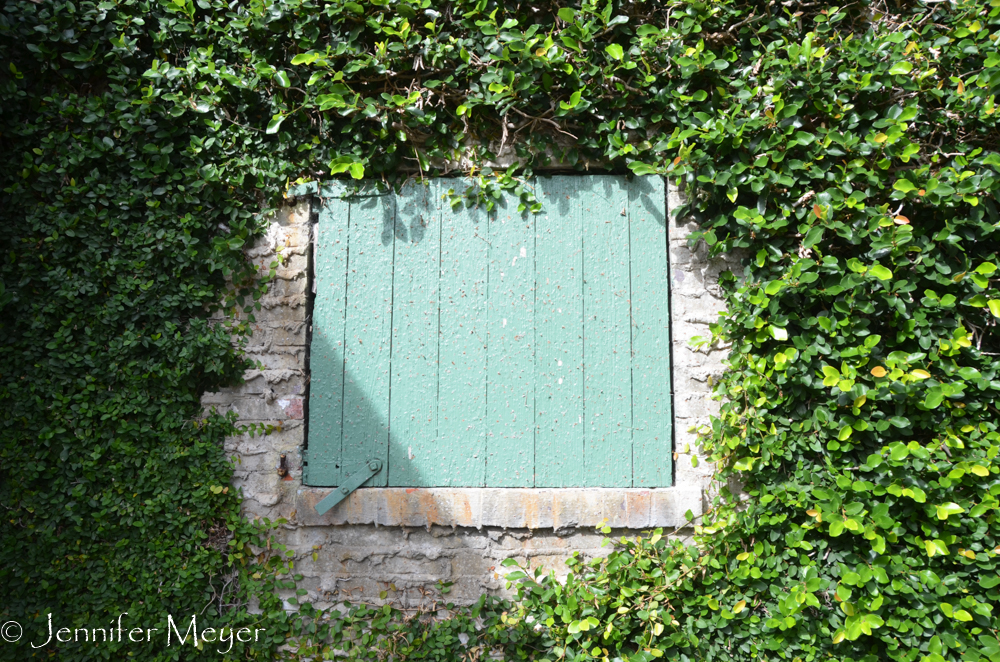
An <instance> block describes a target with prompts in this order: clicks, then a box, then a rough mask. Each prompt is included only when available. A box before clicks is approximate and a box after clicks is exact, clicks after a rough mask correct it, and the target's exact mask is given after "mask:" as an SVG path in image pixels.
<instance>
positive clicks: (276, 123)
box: [265, 113, 286, 134]
mask: <svg viewBox="0 0 1000 662" xmlns="http://www.w3.org/2000/svg"><path fill="white" fill-rule="evenodd" d="M285 117H286V115H282V114H281V113H278V114H277V115H275V116H274V117H272V118H271V121H270V122H268V123H267V130H266V131H265V133H269V134H270V133H277V132H278V127H280V126H281V123H282V122H284V121H285Z"/></svg>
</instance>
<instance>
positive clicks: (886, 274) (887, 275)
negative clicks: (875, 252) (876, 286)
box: [868, 264, 892, 280]
mask: <svg viewBox="0 0 1000 662" xmlns="http://www.w3.org/2000/svg"><path fill="white" fill-rule="evenodd" d="M868 273H870V274H871V275H873V276H875V277H876V278H878V279H879V280H890V279H891V278H892V272H891V271H889V270H888V269H886V268H885V267H883V266H882V265H881V264H876V265H873V266H872V268H871V269H869V271H868Z"/></svg>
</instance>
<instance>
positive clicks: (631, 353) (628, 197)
mask: <svg viewBox="0 0 1000 662" xmlns="http://www.w3.org/2000/svg"><path fill="white" fill-rule="evenodd" d="M634 188H635V180H634V179H633V180H632V181H631V182H629V184H628V189H627V190H626V191H625V206H626V208H627V209H628V215H627V216H626V217H625V220H626V222H627V223H628V378H629V386H630V388H629V391H630V395H629V403H628V409H629V427H628V429H629V445H628V447H629V452H630V453H631V455H632V457H631V462H630V464H631V465H632V470H631V474H632V475H631V476H630V477H629V485H630V486H631V487H636V484H635V345H634V343H633V337H632V336H633V335H634V331H633V330H632V329H633V325H634V324H635V316H634V315H633V312H632V297H633V296H635V294H634V292H633V290H632V189H634Z"/></svg>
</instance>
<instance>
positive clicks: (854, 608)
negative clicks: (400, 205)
mask: <svg viewBox="0 0 1000 662" xmlns="http://www.w3.org/2000/svg"><path fill="white" fill-rule="evenodd" d="M998 38H1000V0H989V1H987V0H978V1H976V0H954V1H953V2H947V3H945V2H936V1H925V2H921V1H913V0H898V1H897V0H877V1H869V0H864V1H862V2H857V3H850V4H846V5H843V6H839V5H833V4H830V3H826V2H803V3H781V2H777V1H776V0H774V1H764V0H761V1H759V2H751V1H747V0H720V1H718V2H711V3H708V2H697V1H695V2H681V1H680V0H664V1H660V2H652V1H649V2H640V1H635V2H624V1H620V0H611V1H606V0H594V1H591V0H583V1H582V2H572V3H570V2H544V1H543V2H532V3H519V2H511V3H498V2H496V1H495V0H460V1H455V2H432V1H431V0H396V1H394V2H388V0H381V1H380V0H364V1H363V2H351V1H341V0H335V1H331V2H319V1H318V0H317V1H313V0H275V1H269V0H268V1H265V0H250V1H249V2H245V3H226V2H222V0H103V1H99V2H98V1H94V0H80V1H77V2H70V1H62V0H51V1H46V2H33V1H21V2H15V1H13V0H5V1H4V3H3V5H2V9H0V104H2V105H0V110H2V112H0V147H2V150H3V153H4V154H5V155H6V156H7V158H6V159H4V160H3V162H2V163H0V190H2V193H0V217H2V218H3V220H4V228H5V232H4V233H3V234H2V236H0V308H2V310H3V313H4V314H3V318H2V319H0V345H2V347H3V349H4V351H3V352H2V353H0V504H2V505H3V511H2V512H3V517H2V518H0V532H2V533H0V540H2V542H0V585H2V586H3V587H4V590H5V595H4V602H3V605H2V607H0V616H2V620H4V621H6V620H17V621H19V622H22V623H24V624H25V625H26V626H27V625H28V624H32V625H31V627H35V628H39V627H42V624H44V622H45V619H46V617H47V614H48V613H55V614H57V615H59V617H60V618H62V619H64V620H65V622H66V625H67V626H69V627H76V626H79V627H84V626H90V627H98V626H100V625H101V624H106V622H107V621H108V620H109V619H111V618H114V617H116V616H117V614H118V613H121V612H125V611H127V612H129V617H130V618H131V619H134V620H136V621H145V622H148V623H152V622H154V621H157V622H163V619H165V617H166V614H168V613H172V614H174V615H175V616H177V615H180V614H191V613H195V612H197V613H208V614H213V618H214V619H215V621H216V623H219V624H222V623H224V624H228V625H229V626H236V627H240V626H243V625H250V626H256V627H262V626H261V624H262V623H263V624H266V628H267V629H268V635H267V637H265V639H266V641H263V640H262V641H259V642H253V643H250V644H246V645H244V644H240V645H239V646H237V647H235V648H234V649H233V650H234V652H231V653H227V655H230V656H231V657H240V658H241V659H242V658H252V657H259V658H265V657H270V656H273V655H276V654H277V655H282V656H285V657H292V658H295V657H298V658H299V659H306V658H308V659H316V658H317V657H323V656H326V657H328V658H329V657H331V656H334V655H336V654H338V653H336V651H337V650H340V651H344V652H346V654H347V655H348V657H350V658H353V659H385V658H386V657H391V658H393V659H441V660H445V659H479V657H481V656H485V655H487V654H489V652H490V651H491V650H492V651H494V652H501V653H502V654H504V655H505V656H507V657H509V658H511V659H550V660H555V659H569V660H578V659H579V660H584V659H591V658H594V659H601V660H615V659H621V660H652V659H656V658H661V657H662V658H665V659H672V660H691V659H698V660H717V659H718V660H744V659H745V660H751V659H753V660H758V659H789V660H795V659H798V660H813V659H838V660H884V659H891V660H907V661H915V660H919V661H920V662H942V661H944V660H959V659H961V660H967V661H970V662H971V661H974V660H982V659H986V660H991V661H992V662H997V661H998V660H1000V643H998V640H997V628H998V616H997V614H996V613H995V605H996V604H997V602H998V600H1000V593H998V588H997V587H998V585H1000V575H998V568H1000V565H998V561H997V554H998V551H1000V548H998V545H1000V540H997V537H996V530H995V529H994V527H995V526H996V509H997V506H998V502H997V496H998V494H1000V478H998V472H1000V468H998V465H997V463H996V456H997V453H998V451H1000V433H998V430H997V423H996V420H997V414H998V411H997V404H996V397H997V392H998V391H1000V375H998V370H1000V360H998V358H997V356H998V355H1000V342H998V339H997V338H998V335H997V333H996V328H997V319H998V318H1000V296H998V295H997V293H996V280H997V275H996V271H997V268H998V267H997V265H998V255H997V253H998V250H1000V241H998V235H997V230H998V227H1000V218H998V212H997V193H998V190H1000V130H998V124H997V113H996V96H997V94H998V90H1000V56H998V55H997V52H998V48H997V41H998ZM498 163H503V164H508V163H509V164H512V165H509V166H508V165H504V166H503V167H500V166H498V165H497V164H498ZM543 167H561V168H569V169H576V170H579V171H583V172H585V171H588V170H589V171H595V170H602V171H614V172H631V173H633V174H635V175H637V176H650V175H658V176H666V177H670V178H673V179H674V180H676V181H678V182H681V183H682V184H683V186H684V187H685V189H686V191H687V195H688V200H689V203H688V205H687V206H686V207H685V208H684V209H682V210H680V213H681V214H682V215H684V216H689V217H690V218H691V219H693V220H694V221H697V223H698V224H699V228H700V229H699V231H698V232H697V233H696V234H695V235H694V237H693V241H704V242H705V243H706V244H707V245H708V246H709V247H710V251H711V254H712V255H720V254H722V253H725V252H730V251H734V250H739V251H741V252H742V253H741V254H745V255H746V256H747V259H746V260H745V263H744V267H743V270H742V272H740V273H736V274H730V275H724V277H723V279H722V282H723V285H724V287H725V288H726V298H727V313H726V314H725V315H724V316H723V317H721V318H720V320H719V322H718V323H717V324H715V325H713V326H712V336H711V337H710V338H705V339H703V342H704V343H706V344H721V345H727V346H729V347H730V358H729V362H728V368H729V370H728V371H727V373H726V374H725V376H724V377H723V378H722V380H721V381H720V382H719V383H718V385H717V387H716V393H717V395H718V396H719V397H720V398H722V400H723V404H722V413H721V415H720V416H719V417H718V418H716V419H713V421H712V424H711V426H709V427H707V428H706V429H704V430H703V433H704V434H703V448H704V450H705V451H706V452H707V453H708V454H709V455H710V456H711V457H712V460H713V461H715V462H716V464H717V467H718V469H719V478H720V482H719V485H720V489H719V494H718V496H717V498H716V499H715V502H714V504H713V507H712V510H711V511H710V512H709V514H708V515H707V517H706V518H705V521H699V522H696V523H695V525H696V534H697V535H696V537H695V543H694V544H689V545H684V544H682V543H680V542H677V541H673V540H671V539H670V537H669V536H663V535H662V532H658V533H655V534H654V535H652V536H650V537H645V538H640V539H623V540H618V541H617V542H616V547H615V551H614V552H613V553H612V554H611V555H610V556H609V557H608V559H607V560H603V561H602V560H598V561H596V562H593V563H583V562H581V561H576V562H575V563H576V565H575V566H574V567H575V569H576V570H575V572H574V573H573V575H572V576H571V577H570V578H569V579H568V580H567V581H566V582H565V583H563V584H560V583H558V582H555V581H554V580H552V579H551V577H547V576H545V575H544V573H543V574H535V573H524V572H523V571H521V570H514V571H513V573H512V574H511V575H509V577H510V579H511V580H512V581H516V582H518V583H519V587H520V588H519V591H520V592H519V597H518V600H517V601H516V602H513V603H508V602H505V601H497V600H486V599H484V600H483V601H481V602H480V604H479V605H476V606H475V607H473V608H469V609H464V608H458V607H454V608H453V609H452V608H448V607H447V606H446V605H444V603H443V602H442V605H444V606H445V609H446V612H444V615H445V616H448V618H445V619H444V620H440V619H437V618H434V617H433V615H432V614H424V615H423V616H422V617H421V616H416V617H415V616H414V615H412V614H408V613H406V612H405V611H402V610H400V609H399V608H396V607H393V606H392V605H391V604H390V605H386V606H385V607H378V608H374V607H365V606H355V607H351V608H348V610H347V612H346V614H341V613H340V612H337V613H320V612H317V611H316V610H314V609H313V608H312V607H311V606H309V605H301V607H300V610H299V611H298V612H295V613H288V612H286V611H285V610H284V608H283V604H282V602H281V600H280V599H278V598H277V597H276V593H275V592H276V591H279V590H280V591H284V592H285V595H286V597H289V592H293V593H294V592H296V591H299V592H301V589H297V588H296V586H297V584H296V582H297V581H298V578H297V576H296V574H295V568H294V561H295V552H294V551H293V550H285V549H283V548H281V547H280V546H278V545H277V544H274V543H273V541H272V540H270V539H269V536H270V529H269V527H270V526H272V525H273V523H270V522H258V523H252V522H247V521H245V520H244V519H242V518H241V516H240V510H239V509H240V503H239V495H238V494H236V493H235V492H234V491H233V490H229V489H227V488H226V486H227V485H228V484H229V482H230V476H231V467H230V466H229V464H228V463H227V461H226V459H225V455H224V452H223V449H222V439H223V437H225V436H227V435H232V434H236V433H240V432H247V431H245V430H239V429H238V428H237V427H236V425H235V423H234V421H233V420H232V419H229V418H226V417H223V416H218V415H209V416H204V415H203V413H202V411H201V407H200V404H199V397H200V395H201V393H202V392H204V391H205V390H210V389H217V388H219V387H221V386H223V385H226V384H232V383H235V382H237V381H238V380H239V379H240V376H241V374H242V372H243V370H244V369H245V368H246V367H247V365H246V362H245V361H244V359H242V358H241V355H240V353H239V351H238V349H239V344H240V343H241V342H243V341H245V339H246V337H247V335H248V333H249V328H248V326H247V325H246V323H245V320H247V319H249V317H248V316H249V315H252V312H253V309H254V306H255V301H256V299H257V298H259V297H260V295H261V294H262V292H263V289H264V288H265V287H266V283H267V278H268V274H267V273H263V274H258V273H256V272H255V271H254V269H253V267H252V266H251V265H250V264H249V263H248V262H247V261H246V260H245V258H244V257H243V252H242V251H243V248H244V247H245V246H246V245H247V243H248V242H249V241H250V240H252V238H253V237H254V236H256V234H257V233H259V232H260V231H261V229H262V227H263V225H264V221H263V219H264V218H265V217H266V215H267V213H268V211H269V210H270V209H272V208H274V207H276V206H277V205H278V204H280V201H281V196H282V194H283V192H284V191H286V190H287V188H288V186H290V185H291V184H292V183H295V182H298V181H308V180H316V179H322V178H328V177H331V176H334V177H338V176H339V177H349V178H350V177H353V178H355V179H360V178H369V179H380V180H384V181H386V182H387V183H391V184H394V183H399V182H400V181H402V180H403V179H405V178H407V177H414V176H418V177H419V176H431V175H439V174H444V173H449V172H451V173H453V174H454V173H456V172H460V173H463V174H465V175H468V176H469V177H470V187H471V188H472V190H473V191H478V192H479V193H480V194H481V195H483V197H484V199H485V200H486V201H487V202H489V200H490V199H492V193H494V192H496V191H498V190H499V189H501V188H503V189H507V190H512V191H515V192H517V193H518V194H519V195H521V198H522V202H523V205H524V206H523V210H524V211H525V212H526V213H530V212H532V211H537V209H538V202H537V201H536V200H534V198H533V196H532V195H531V190H530V186H529V185H528V184H527V182H529V180H530V177H531V176H532V175H533V174H534V173H535V172H536V171H537V170H539V169H540V168H543ZM234 284H235V285H234ZM219 307H221V308H223V309H224V310H225V311H228V312H229V313H231V314H230V316H229V319H230V320H231V321H230V322H229V323H227V324H222V325H219V324H213V323H211V322H210V316H211V313H212V312H213V310H215V309H218V308H219ZM238 309H242V310H243V312H244V313H245V315H243V316H239V315H235V314H232V313H235V312H237V310H238ZM241 320H243V321H241ZM234 340H235V343H236V345H235V346H234V344H233V343H234ZM255 432H257V431H255ZM260 432H264V431H260ZM731 478H736V479H738V480H739V482H740V483H741V484H742V487H743V490H744V492H741V493H732V492H730V491H729V489H728V488H727V487H725V486H726V485H727V484H729V483H727V481H729V479H731ZM518 573H523V576H522V574H518ZM251 605H253V606H254V609H251V608H250V606H251ZM26 652H28V654H30V653H31V652H35V651H31V650H30V648H27V647H26V644H24V642H22V643H21V644H18V645H3V646H0V658H2V659H23V658H24V654H25V653H26ZM130 652H131V653H135V650H134V649H130V648H129V645H128V643H127V642H117V643H116V642H111V643H109V644H107V645H103V644H102V645H83V644H80V643H78V642H74V643H69V644H66V645H61V646H60V647H59V648H58V651H57V653H56V655H57V657H58V659H60V660H84V659H96V658H104V659H107V658H108V657H114V658H116V659H117V658H125V657H127V656H128V655H129V654H130ZM142 654H143V655H144V656H146V655H148V656H151V657H153V658H155V659H187V658H189V657H190V658H199V657H209V656H211V657H218V656H219V654H218V653H216V652H215V651H214V650H213V649H211V647H210V646H209V647H203V648H201V649H199V648H194V647H185V648H172V649H169V650H166V649H164V650H156V651H154V650H152V649H144V650H143V651H142Z"/></svg>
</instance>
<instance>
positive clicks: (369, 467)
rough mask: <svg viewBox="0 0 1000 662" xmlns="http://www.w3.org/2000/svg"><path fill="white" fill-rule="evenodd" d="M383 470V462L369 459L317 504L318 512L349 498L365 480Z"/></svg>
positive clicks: (322, 511)
mask: <svg viewBox="0 0 1000 662" xmlns="http://www.w3.org/2000/svg"><path fill="white" fill-rule="evenodd" d="M380 471H382V462H381V461H379V460H368V461H367V462H365V463H364V464H363V465H361V469H359V470H358V471H356V472H354V474H353V475H351V476H349V477H348V479H347V482H346V483H344V484H343V485H341V486H340V487H338V488H337V489H335V490H334V491H333V492H330V494H328V495H327V496H326V497H324V498H323V500H322V501H320V502H319V503H317V504H316V512H317V513H319V514H320V515H322V514H323V513H325V512H326V511H328V510H330V509H331V508H333V507H334V506H336V505H337V504H338V503H340V502H341V501H343V500H344V499H346V498H347V495H349V494H350V493H351V492H353V491H354V490H356V489H358V488H359V487H361V486H362V485H364V483H365V481H366V480H368V479H369V478H371V477H372V476H374V475H375V474H377V473H378V472H380Z"/></svg>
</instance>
